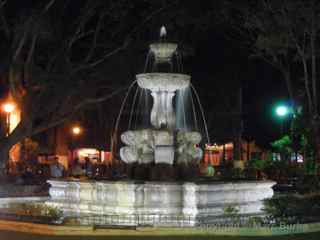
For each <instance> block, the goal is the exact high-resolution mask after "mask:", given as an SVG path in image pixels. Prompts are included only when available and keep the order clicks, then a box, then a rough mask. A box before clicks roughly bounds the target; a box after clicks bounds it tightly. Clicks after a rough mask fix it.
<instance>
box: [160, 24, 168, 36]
mask: <svg viewBox="0 0 320 240" xmlns="http://www.w3.org/2000/svg"><path fill="white" fill-rule="evenodd" d="M166 36H167V30H166V27H165V26H163V25H162V26H161V28H160V38H165V37H166Z"/></svg>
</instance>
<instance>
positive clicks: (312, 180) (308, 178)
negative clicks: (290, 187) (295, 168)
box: [296, 174, 320, 194]
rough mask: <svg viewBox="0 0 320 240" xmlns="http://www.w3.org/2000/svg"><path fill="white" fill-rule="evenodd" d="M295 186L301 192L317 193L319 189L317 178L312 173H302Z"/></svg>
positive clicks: (319, 184) (319, 183)
mask: <svg viewBox="0 0 320 240" xmlns="http://www.w3.org/2000/svg"><path fill="white" fill-rule="evenodd" d="M296 187H297V191H298V192H299V193H301V194H310V193H317V192H319V191H320V182H319V178H318V176H316V175H314V174H309V175H304V176H303V178H302V179H301V180H300V181H299V182H298V183H297V186H296Z"/></svg>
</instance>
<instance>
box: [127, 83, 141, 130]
mask: <svg viewBox="0 0 320 240" xmlns="http://www.w3.org/2000/svg"><path fill="white" fill-rule="evenodd" d="M139 91H140V88H139V87H138V86H137V89H136V91H135V93H134V97H133V102H132V106H131V110H130V116H129V123H128V129H130V128H131V123H132V118H133V112H134V108H135V106H136V100H137V96H138V93H139Z"/></svg>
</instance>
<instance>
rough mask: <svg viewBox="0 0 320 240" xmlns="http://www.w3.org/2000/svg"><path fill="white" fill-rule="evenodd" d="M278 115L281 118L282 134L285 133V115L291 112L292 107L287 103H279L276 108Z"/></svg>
mask: <svg viewBox="0 0 320 240" xmlns="http://www.w3.org/2000/svg"><path fill="white" fill-rule="evenodd" d="M275 112H276V115H277V116H278V117H279V118H281V136H282V135H283V125H284V119H285V117H286V116H287V115H288V114H289V113H290V108H289V107H288V106H286V105H279V106H277V107H276V108H275Z"/></svg>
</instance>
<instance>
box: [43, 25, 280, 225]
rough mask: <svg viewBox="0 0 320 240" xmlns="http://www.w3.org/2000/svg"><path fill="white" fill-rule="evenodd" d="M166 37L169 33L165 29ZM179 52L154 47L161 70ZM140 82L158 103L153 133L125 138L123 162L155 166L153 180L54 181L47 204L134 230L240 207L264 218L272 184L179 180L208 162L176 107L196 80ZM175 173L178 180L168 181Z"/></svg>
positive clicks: (152, 77) (175, 76)
mask: <svg viewBox="0 0 320 240" xmlns="http://www.w3.org/2000/svg"><path fill="white" fill-rule="evenodd" d="M161 33H162V35H163V34H164V33H165V29H164V28H162V29H161ZM177 48H178V46H177V44H174V43H167V42H164V41H163V42H158V43H154V44H151V45H150V51H151V53H152V55H153V57H154V62H155V64H169V65H170V64H171V59H172V57H173V55H174V54H175V52H176V51H177ZM136 78H137V83H138V86H139V87H140V88H143V89H147V90H148V91H149V92H150V94H151V96H152V98H153V106H152V110H151V114H150V122H151V124H152V127H151V128H148V129H140V130H128V131H126V132H124V133H123V134H122V135H121V140H122V142H123V143H124V144H125V146H123V147H122V148H121V149H120V156H121V160H122V161H124V162H125V163H127V164H128V165H135V166H136V167H138V168H139V167H140V166H149V167H150V168H149V169H151V170H150V174H149V173H148V174H146V176H147V178H146V179H145V180H144V181H139V182H135V181H134V180H128V181H71V180H70V181H66V180H65V181H59V180H50V181H48V182H49V183H50V185H51V188H50V197H51V199H50V200H49V201H48V202H47V204H49V205H52V206H56V207H59V208H61V209H62V210H63V211H64V212H65V214H66V215H77V216H80V217H81V216H86V215H100V216H101V215H107V216H109V215H117V216H124V215H125V216H134V218H131V219H132V222H131V224H138V223H137V219H139V216H148V217H152V218H153V219H157V221H153V222H152V224H155V225H172V224H173V225H174V223H172V222H171V223H168V222H166V223H164V222H162V221H161V218H162V217H163V216H168V215H170V216H180V217H181V216H182V219H188V220H189V221H187V222H185V221H184V220H183V221H182V220H181V221H182V222H180V223H179V224H184V225H191V226H193V225H196V224H197V223H198V222H199V221H201V219H202V220H203V219H208V218H210V217H214V216H219V215H222V214H223V213H224V210H223V209H224V208H225V207H226V206H229V205H232V206H236V207H237V208H238V209H239V212H240V213H241V214H256V213H261V209H262V206H263V203H262V200H263V199H265V198H270V197H272V195H273V190H272V188H271V187H272V186H273V185H274V184H275V183H274V182H272V181H240V182H201V181H187V180H186V178H184V179H179V178H178V177H177V175H175V168H176V167H177V166H191V167H193V166H194V164H196V163H198V162H199V161H200V160H201V159H202V150H201V149H200V148H199V147H197V146H198V144H199V143H200V141H201V134H200V133H199V132H196V131H186V130H181V129H177V127H176V116H175V113H176V110H175V109H174V107H173V99H174V97H175V94H176V93H177V91H180V90H183V89H185V88H187V87H188V86H189V84H190V76H189V75H186V74H181V73H168V72H150V73H142V74H138V75H136ZM157 166H161V168H158V167H157ZM144 169H145V171H149V170H146V169H147V168H144ZM169 170H170V171H171V172H172V174H171V175H169V176H170V177H169V179H166V178H165V176H168V175H167V172H168V171H169ZM155 172H156V174H155ZM162 172H165V173H166V174H162ZM148 176H150V177H148ZM169 180H170V181H169ZM173 180H176V181H173ZM182 180H183V181H182ZM137 217H138V218H137ZM140 219H141V218H140ZM175 223H177V222H175ZM119 224H120V223H119Z"/></svg>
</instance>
